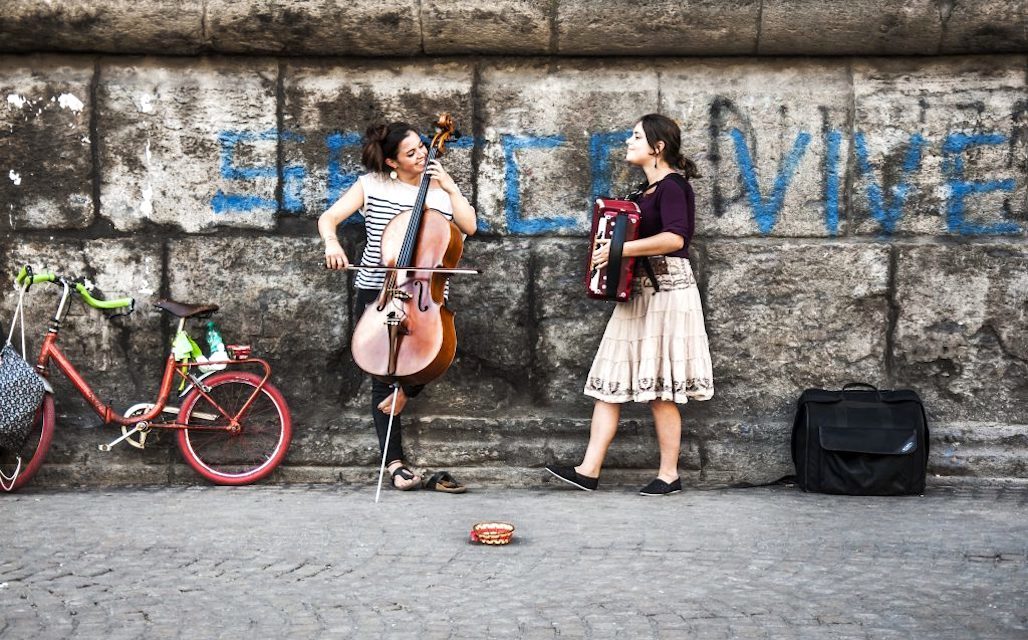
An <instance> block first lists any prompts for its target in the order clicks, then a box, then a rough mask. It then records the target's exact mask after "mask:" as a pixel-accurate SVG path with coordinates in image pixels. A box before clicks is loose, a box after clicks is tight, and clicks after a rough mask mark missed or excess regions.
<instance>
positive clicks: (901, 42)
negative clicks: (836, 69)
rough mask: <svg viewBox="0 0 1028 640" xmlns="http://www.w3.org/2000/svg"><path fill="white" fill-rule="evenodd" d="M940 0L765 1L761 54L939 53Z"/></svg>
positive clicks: (761, 24)
mask: <svg viewBox="0 0 1028 640" xmlns="http://www.w3.org/2000/svg"><path fill="white" fill-rule="evenodd" d="M942 29H943V27H942V22H941V20H940V18H939V3H938V2H937V0H907V1H905V2H877V1H876V0H856V1H851V2H819V1H818V0H773V1H769V2H765V3H763V5H762V11H761V14H760V46H759V47H758V49H757V52H758V53H759V54H760V55H795V54H807V55H847V54H849V55H904V54H906V55H912V54H926V53H935V52H936V51H937V50H938V46H939V39H940V37H941V35H942Z"/></svg>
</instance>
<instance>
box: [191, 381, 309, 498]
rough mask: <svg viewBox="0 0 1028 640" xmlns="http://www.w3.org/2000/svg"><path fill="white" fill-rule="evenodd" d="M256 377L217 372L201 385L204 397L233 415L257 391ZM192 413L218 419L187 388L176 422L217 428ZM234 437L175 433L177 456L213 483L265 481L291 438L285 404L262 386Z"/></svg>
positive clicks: (210, 407)
mask: <svg viewBox="0 0 1028 640" xmlns="http://www.w3.org/2000/svg"><path fill="white" fill-rule="evenodd" d="M260 382H261V376H258V375H255V374H253V373H249V372H245V371H222V372H220V373H216V374H214V375H212V376H210V377H208V378H207V379H206V380H204V385H205V386H206V387H207V388H208V389H210V391H208V392H207V395H208V396H210V397H211V398H212V399H213V400H214V402H216V403H217V404H218V405H219V406H220V407H221V408H222V409H224V410H225V412H226V413H228V414H229V415H232V416H234V415H236V414H237V413H238V412H239V410H240V409H241V408H242V406H243V405H244V404H245V403H246V401H247V400H248V399H249V398H250V396H251V395H253V392H254V390H255V389H257V387H258V386H260ZM194 412H197V413H208V414H214V415H216V416H218V418H219V420H220V421H221V422H223V423H224V422H226V420H225V419H224V417H223V416H222V415H221V412H220V411H219V410H218V409H217V408H216V407H215V406H214V405H212V404H211V400H208V399H207V398H205V397H204V396H203V395H202V394H201V393H200V391H199V390H198V389H193V391H191V392H190V393H188V394H187V395H186V397H185V398H184V399H183V401H182V405H181V407H180V409H179V420H180V421H181V422H183V423H185V424H195V425H197V426H200V425H210V424H214V423H217V422H218V421H219V420H215V421H214V422H211V421H207V420H203V419H201V418H196V417H194V415H193V414H194ZM240 422H241V424H242V430H241V431H240V432H239V433H235V434H233V433H228V432H224V431H217V432H211V431H197V430H195V429H194V430H190V429H182V430H181V431H179V432H178V448H179V451H180V452H181V453H182V457H183V458H184V459H185V461H186V463H188V464H189V466H190V467H192V468H193V469H194V470H195V471H196V472H197V473H199V474H200V475H201V476H203V477H204V478H206V479H208V480H210V481H211V482H213V483H215V484H221V485H244V484H251V483H254V482H257V481H258V480H261V479H263V478H265V477H267V476H268V474H270V473H271V472H272V471H274V470H275V468H276V467H277V466H278V465H279V463H281V462H282V459H283V458H285V455H286V451H287V450H288V449H289V443H290V441H291V440H292V437H293V421H292V416H291V414H290V412H289V405H287V404H286V400H285V398H284V397H283V396H282V392H280V391H279V390H278V389H277V388H276V387H275V386H274V385H272V384H271V383H270V382H265V383H264V386H263V387H261V388H260V391H259V392H258V394H257V397H256V398H255V399H254V402H253V404H252V405H251V406H250V407H249V408H248V409H247V412H246V414H245V415H243V416H242V418H241V420H240Z"/></svg>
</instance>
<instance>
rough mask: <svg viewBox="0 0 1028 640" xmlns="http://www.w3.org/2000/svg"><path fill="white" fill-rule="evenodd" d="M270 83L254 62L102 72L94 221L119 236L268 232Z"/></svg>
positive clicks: (271, 199) (148, 63)
mask: <svg viewBox="0 0 1028 640" xmlns="http://www.w3.org/2000/svg"><path fill="white" fill-rule="evenodd" d="M277 76H278V71H277V66H276V64H275V63H274V62H270V61H267V60H259V59H258V60H253V59H249V60H245V61H233V60H214V61H208V60H204V61H199V62H198V61H192V60H190V61H184V60H172V59H162V60H152V59H129V60H120V59H119V60H117V61H114V60H106V61H104V62H102V63H101V72H100V86H99V87H98V97H97V101H98V103H99V104H98V109H99V111H98V114H99V125H98V126H99V129H100V131H101V137H100V140H98V141H97V143H98V145H99V153H100V164H101V167H102V169H101V175H100V201H101V212H102V215H103V216H104V217H105V218H107V219H109V220H110V221H111V222H112V223H113V224H114V226H115V228H116V229H119V230H135V229H140V228H143V227H144V226H145V224H146V223H147V222H153V223H159V224H170V225H176V226H178V227H181V228H182V229H184V230H185V231H190V232H193V231H201V230H206V229H211V228H213V227H219V226H235V227H251V228H263V229H268V228H272V227H274V225H275V214H276V211H277V210H278V201H277V199H276V195H275V190H276V186H277V183H278V168H277V159H276V158H277V155H276V153H277V139H278V133H277V124H276V118H275V113H276V98H275V87H276V83H277Z"/></svg>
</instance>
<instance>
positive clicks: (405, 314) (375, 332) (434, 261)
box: [351, 208, 464, 385]
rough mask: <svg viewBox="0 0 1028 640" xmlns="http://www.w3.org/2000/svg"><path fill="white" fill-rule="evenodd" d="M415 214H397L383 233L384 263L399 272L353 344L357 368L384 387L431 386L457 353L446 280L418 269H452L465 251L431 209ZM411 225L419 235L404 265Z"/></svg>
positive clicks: (457, 236)
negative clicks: (383, 384)
mask: <svg viewBox="0 0 1028 640" xmlns="http://www.w3.org/2000/svg"><path fill="white" fill-rule="evenodd" d="M416 213H417V212H416V211H414V210H411V211H405V212H403V213H400V214H398V215H397V216H396V217H395V218H393V219H392V220H391V221H389V224H387V225H386V228H385V229H384V230H383V231H382V262H383V264H385V265H386V266H390V267H398V270H396V271H391V272H390V273H389V275H388V276H387V277H386V281H385V284H384V285H383V286H382V290H381V291H380V292H379V296H378V298H377V300H376V301H375V302H374V303H372V304H371V305H369V306H368V308H367V309H366V310H365V311H364V313H363V315H361V317H360V320H359V321H358V322H357V326H356V327H355V328H354V331H353V339H352V341H351V349H352V352H353V359H354V362H356V363H357V366H359V367H360V368H361V369H362V370H364V371H365V372H367V373H368V374H370V375H372V376H374V377H375V378H378V379H379V380H381V381H383V382H386V383H393V382H401V383H403V384H412V385H415V384H426V383H428V382H431V381H432V380H434V379H436V378H438V377H439V376H441V375H442V374H443V373H444V372H445V371H446V370H447V369H448V368H449V366H450V363H452V362H453V358H454V355H455V354H456V352H457V332H456V329H455V328H454V324H453V312H452V311H451V310H450V309H448V308H447V307H446V304H445V302H446V300H445V297H444V292H445V289H446V281H447V279H448V277H449V276H448V275H447V274H440V273H430V272H425V271H419V270H418V267H421V268H422V269H432V268H453V267H455V266H456V265H457V262H458V260H460V256H461V253H463V251H464V243H463V239H462V235H461V232H460V230H459V229H458V228H457V225H455V224H454V223H453V222H451V221H449V220H447V219H446V217H445V216H444V215H443V214H442V213H440V212H438V211H436V210H435V209H429V208H425V209H424V211H423V212H422V215H421V216H418V215H416ZM418 217H420V220H417V219H416V218H418ZM412 222H413V223H417V226H418V233H417V238H416V249H415V250H414V251H413V253H412V255H411V258H410V261H409V262H408V261H405V259H404V258H405V256H404V248H405V247H406V246H407V239H408V236H409V234H408V232H409V229H410V228H411V224H412ZM403 267H410V268H409V269H406V268H403Z"/></svg>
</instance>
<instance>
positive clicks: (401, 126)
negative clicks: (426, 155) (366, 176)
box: [361, 122, 417, 173]
mask: <svg viewBox="0 0 1028 640" xmlns="http://www.w3.org/2000/svg"><path fill="white" fill-rule="evenodd" d="M412 132H413V133H417V131H415V129H414V127H412V126H410V125H409V124H407V123H406V122H390V123H389V124H373V125H371V126H370V127H368V130H367V131H365V132H364V146H363V147H362V148H361V164H363V165H364V166H365V167H367V168H368V169H370V170H371V171H378V172H379V173H389V171H390V167H389V165H387V164H386V162H385V161H386V160H387V159H391V160H395V159H396V156H397V153H398V152H399V148H400V143H401V142H403V139H404V138H406V137H407V134H409V133H412Z"/></svg>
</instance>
